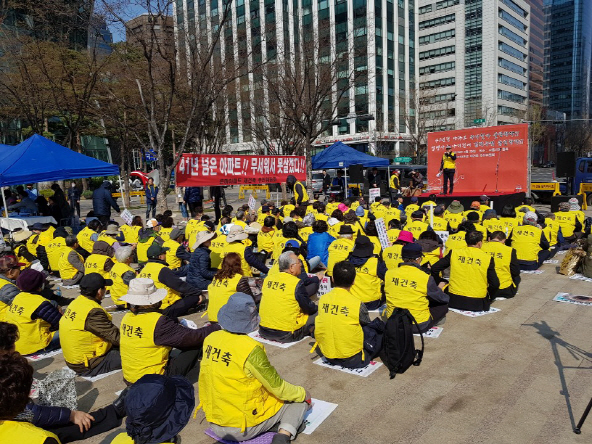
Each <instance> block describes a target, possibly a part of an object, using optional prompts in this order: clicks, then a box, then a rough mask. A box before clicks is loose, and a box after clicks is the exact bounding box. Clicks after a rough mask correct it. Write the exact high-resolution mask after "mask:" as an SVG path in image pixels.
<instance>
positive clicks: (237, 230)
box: [226, 225, 249, 243]
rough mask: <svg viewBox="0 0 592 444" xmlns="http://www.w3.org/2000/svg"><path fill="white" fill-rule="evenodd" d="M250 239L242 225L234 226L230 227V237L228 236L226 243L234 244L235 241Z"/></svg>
mask: <svg viewBox="0 0 592 444" xmlns="http://www.w3.org/2000/svg"><path fill="white" fill-rule="evenodd" d="M247 237H249V235H248V234H247V233H245V230H243V227H241V226H240V225H233V226H232V227H230V231H228V236H226V242H228V243H230V242H234V241H241V240H244V239H246V238H247Z"/></svg>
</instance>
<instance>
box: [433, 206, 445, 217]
mask: <svg viewBox="0 0 592 444" xmlns="http://www.w3.org/2000/svg"><path fill="white" fill-rule="evenodd" d="M441 214H444V208H442V207H441V206H440V205H438V206H437V207H436V208H434V215H436V216H439V215H441Z"/></svg>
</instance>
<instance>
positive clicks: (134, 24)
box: [125, 13, 175, 54]
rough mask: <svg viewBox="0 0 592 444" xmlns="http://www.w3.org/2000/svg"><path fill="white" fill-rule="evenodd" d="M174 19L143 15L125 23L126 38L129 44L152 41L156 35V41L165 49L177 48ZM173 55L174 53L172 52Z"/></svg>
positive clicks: (172, 49)
mask: <svg viewBox="0 0 592 444" xmlns="http://www.w3.org/2000/svg"><path fill="white" fill-rule="evenodd" d="M174 29H175V28H174V23H173V17H171V16H168V15H167V16H161V15H158V16H157V15H152V14H148V13H146V14H141V15H139V16H137V17H134V18H133V19H131V20H129V21H127V22H126V23H125V38H126V41H127V42H128V43H131V44H134V43H138V41H139V40H141V41H146V42H147V41H150V39H151V35H150V34H151V33H154V35H155V38H156V41H157V42H158V43H159V45H162V47H163V48H170V49H171V51H174V48H175V30H174ZM171 54H172V52H171Z"/></svg>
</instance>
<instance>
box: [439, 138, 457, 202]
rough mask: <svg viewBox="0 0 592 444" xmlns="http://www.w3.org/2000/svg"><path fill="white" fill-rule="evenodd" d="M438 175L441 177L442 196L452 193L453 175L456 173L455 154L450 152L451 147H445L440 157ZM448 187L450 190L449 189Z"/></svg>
mask: <svg viewBox="0 0 592 444" xmlns="http://www.w3.org/2000/svg"><path fill="white" fill-rule="evenodd" d="M440 173H441V174H442V176H443V182H444V184H443V185H442V194H448V190H449V189H450V194H452V193H453V192H454V173H456V153H455V152H453V151H452V147H451V146H447V147H446V152H445V153H444V154H443V155H442V161H441V162H440ZM449 186H450V188H449Z"/></svg>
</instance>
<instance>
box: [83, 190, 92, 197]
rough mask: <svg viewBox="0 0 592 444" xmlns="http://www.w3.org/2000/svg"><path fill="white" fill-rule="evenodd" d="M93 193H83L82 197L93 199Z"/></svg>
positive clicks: (87, 191)
mask: <svg viewBox="0 0 592 444" xmlns="http://www.w3.org/2000/svg"><path fill="white" fill-rule="evenodd" d="M92 195H93V192H92V191H91V190H86V191H83V192H82V197H84V198H85V199H92Z"/></svg>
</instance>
